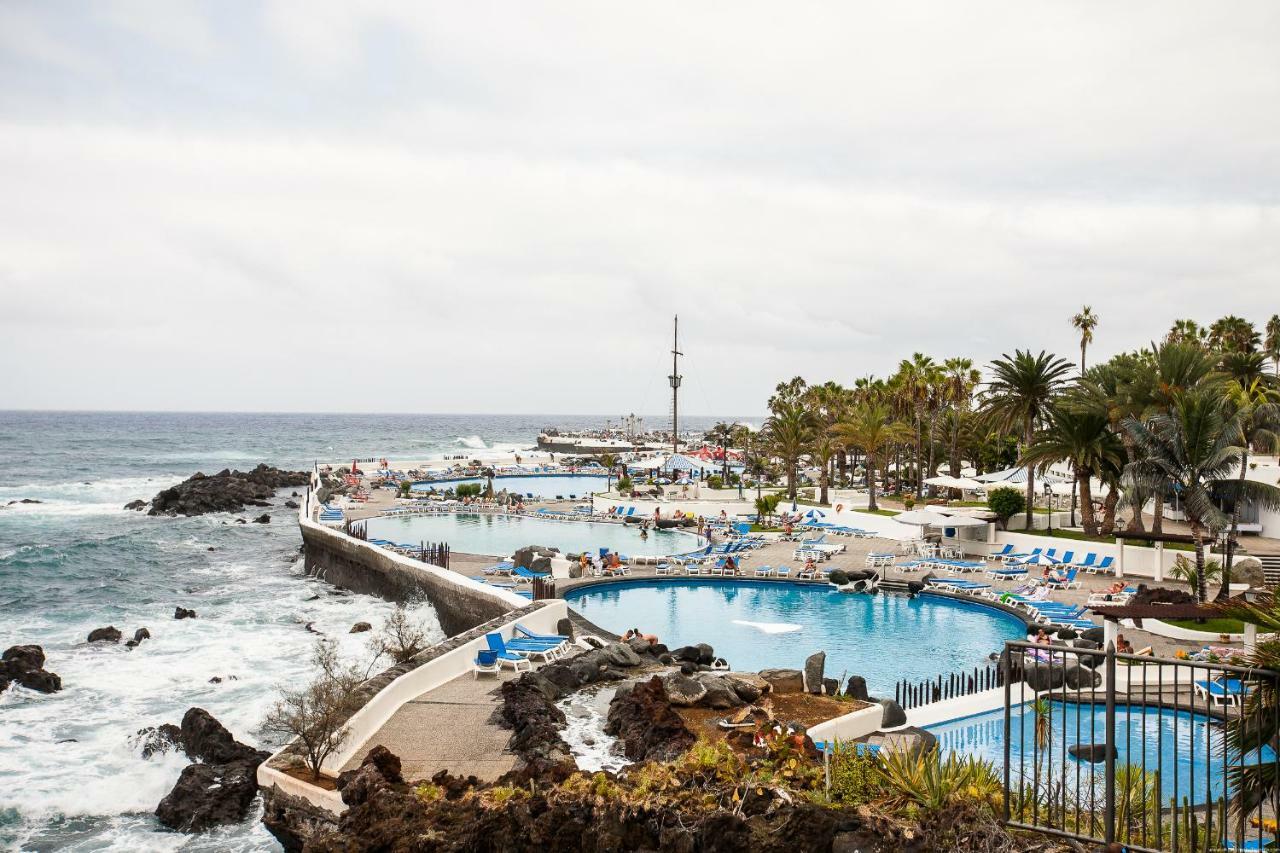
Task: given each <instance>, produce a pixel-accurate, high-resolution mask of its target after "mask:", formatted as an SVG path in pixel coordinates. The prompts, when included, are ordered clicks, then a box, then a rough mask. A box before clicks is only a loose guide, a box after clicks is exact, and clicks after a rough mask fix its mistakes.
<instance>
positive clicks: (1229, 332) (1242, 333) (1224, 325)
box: [1209, 314, 1258, 352]
mask: <svg viewBox="0 0 1280 853" xmlns="http://www.w3.org/2000/svg"><path fill="white" fill-rule="evenodd" d="M1209 346H1211V347H1213V348H1214V349H1216V350H1219V351H1221V352H1249V351H1250V350H1254V349H1257V347H1258V331H1257V329H1255V328H1253V324H1252V323H1250V322H1249V321H1248V320H1246V319H1245V318H1243V317H1237V316H1236V315H1234V314H1228V315H1227V316H1225V317H1223V318H1221V319H1219V320H1215V321H1214V322H1213V323H1212V324H1211V325H1210V326H1209Z"/></svg>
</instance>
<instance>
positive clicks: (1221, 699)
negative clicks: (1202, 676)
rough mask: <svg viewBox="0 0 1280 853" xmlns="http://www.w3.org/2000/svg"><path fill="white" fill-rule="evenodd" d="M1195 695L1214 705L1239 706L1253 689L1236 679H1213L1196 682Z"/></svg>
mask: <svg viewBox="0 0 1280 853" xmlns="http://www.w3.org/2000/svg"><path fill="white" fill-rule="evenodd" d="M1194 687H1195V691H1196V695H1197V696H1200V697H1202V698H1203V699H1205V700H1206V701H1209V702H1213V704H1215V705H1219V706H1223V707H1225V706H1226V705H1239V704H1241V703H1242V702H1243V701H1244V699H1245V697H1246V696H1248V695H1249V694H1250V693H1252V692H1253V688H1252V687H1250V686H1249V685H1247V684H1245V683H1244V682H1243V681H1241V680H1240V679H1238V678H1215V679H1212V680H1206V681H1197V682H1195V684H1194Z"/></svg>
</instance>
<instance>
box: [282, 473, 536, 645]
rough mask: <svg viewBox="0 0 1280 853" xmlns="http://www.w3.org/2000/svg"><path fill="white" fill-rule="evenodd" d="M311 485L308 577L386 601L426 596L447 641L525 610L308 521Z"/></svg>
mask: <svg viewBox="0 0 1280 853" xmlns="http://www.w3.org/2000/svg"><path fill="white" fill-rule="evenodd" d="M314 503H315V486H314V479H313V486H312V489H311V493H310V494H309V495H308V499H307V500H306V501H305V502H304V503H303V505H302V508H301V509H300V510H299V512H298V526H299V527H300V528H301V531H302V542H303V550H304V554H305V557H306V571H307V574H310V575H313V576H315V577H319V578H322V579H323V580H325V581H327V582H329V583H331V584H334V585H335V586H340V587H343V588H345V589H349V590H351V591H353V592H360V593H366V594H369V595H376V596H378V597H380V598H386V599H389V600H391V601H408V600H410V599H416V598H422V597H425V598H426V599H427V601H428V602H430V603H431V606H432V607H433V608H435V611H436V615H437V617H438V618H439V620H440V627H441V628H442V629H443V630H444V633H445V635H446V636H450V637H452V636H454V635H456V634H461V633H463V632H464V631H468V630H470V629H472V628H474V627H476V626H477V625H480V624H483V623H485V622H488V621H489V620H491V619H496V618H498V617H500V616H502V615H503V614H505V613H509V612H510V611H512V610H516V609H519V608H521V607H525V606H527V605H528V604H529V601H528V599H525V598H521V597H520V596H518V595H515V594H514V593H511V592H507V591H506V590H502V589H498V588H497V587H493V586H489V585H487V584H483V583H479V582H477V581H473V580H471V579H470V578H468V577H465V576H464V575H460V574H458V573H457V572H452V571H449V570H448V569H445V568H441V567H440V566H433V565H431V564H429V563H423V562H421V561H419V560H413V559H410V558H409V557H405V556H403V555H401V554H396V553H392V552H390V551H385V550H383V549H382V548H379V547H378V546H376V545H371V544H369V543H368V542H365V541H363V540H360V539H356V538H355V537H353V536H348V535H347V534H346V533H344V532H343V531H342V530H340V529H336V528H332V527H326V526H325V525H323V524H320V523H318V522H316V521H313V520H312V519H311V509H312V508H313V505H314Z"/></svg>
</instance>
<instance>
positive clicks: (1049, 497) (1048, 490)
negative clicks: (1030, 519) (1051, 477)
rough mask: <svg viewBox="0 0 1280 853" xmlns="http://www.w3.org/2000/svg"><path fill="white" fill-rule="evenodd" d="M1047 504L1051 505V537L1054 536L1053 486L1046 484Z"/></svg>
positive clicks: (1045, 495)
mask: <svg viewBox="0 0 1280 853" xmlns="http://www.w3.org/2000/svg"><path fill="white" fill-rule="evenodd" d="M1044 497H1045V503H1047V504H1048V505H1049V535H1050V536H1052V535H1053V485H1052V484H1050V483H1045V484H1044Z"/></svg>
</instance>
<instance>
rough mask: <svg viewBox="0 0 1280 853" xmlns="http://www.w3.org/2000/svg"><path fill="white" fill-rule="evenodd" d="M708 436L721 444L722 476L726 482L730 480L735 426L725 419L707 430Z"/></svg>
mask: <svg viewBox="0 0 1280 853" xmlns="http://www.w3.org/2000/svg"><path fill="white" fill-rule="evenodd" d="M707 437H708V438H710V439H711V440H712V441H714V442H715V443H716V444H718V445H720V455H721V457H722V460H721V476H720V479H721V480H722V481H723V482H724V483H726V484H727V483H728V482H729V442H730V441H732V440H733V427H732V426H731V425H729V424H727V423H725V422H724V421H721V422H720V423H718V424H716V425H715V426H713V427H712V428H711V429H709V430H707Z"/></svg>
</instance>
